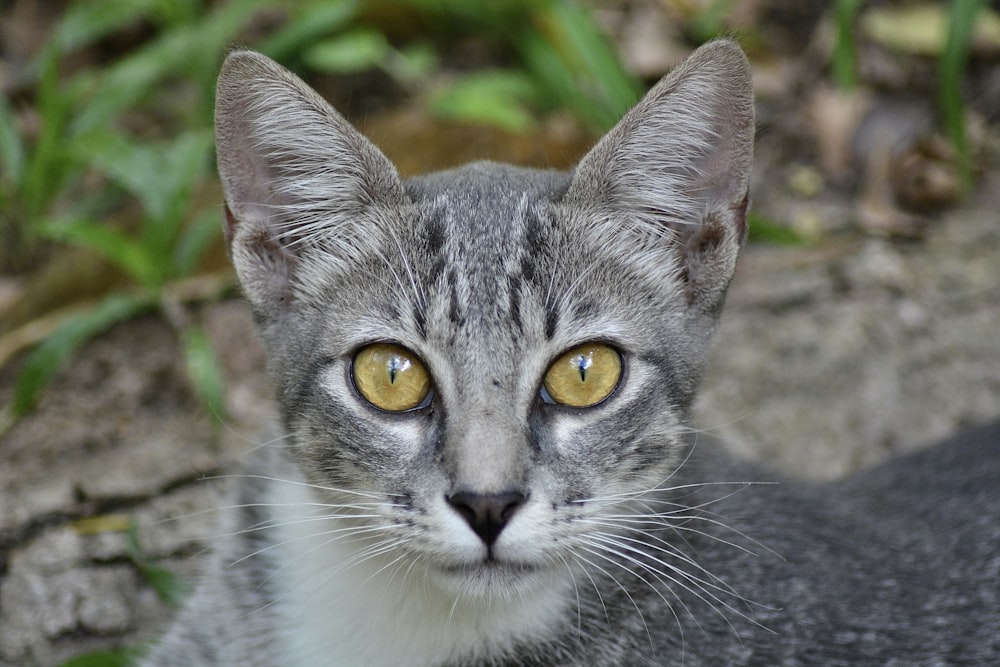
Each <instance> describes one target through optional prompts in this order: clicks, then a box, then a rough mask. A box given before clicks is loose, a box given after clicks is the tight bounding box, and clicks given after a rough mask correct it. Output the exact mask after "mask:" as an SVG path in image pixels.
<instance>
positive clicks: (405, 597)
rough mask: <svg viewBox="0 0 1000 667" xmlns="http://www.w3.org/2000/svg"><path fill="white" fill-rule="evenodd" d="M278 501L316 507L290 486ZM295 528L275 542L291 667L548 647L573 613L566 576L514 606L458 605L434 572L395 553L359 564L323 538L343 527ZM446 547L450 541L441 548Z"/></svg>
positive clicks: (275, 494) (510, 602)
mask: <svg viewBox="0 0 1000 667" xmlns="http://www.w3.org/2000/svg"><path fill="white" fill-rule="evenodd" d="M270 500H271V502H273V503H276V504H278V505H279V506H280V507H294V506H296V505H297V504H301V503H314V502H315V498H313V497H312V496H311V493H310V490H309V489H308V487H305V486H297V485H291V484H279V485H276V486H275V487H274V488H273V491H272V497H271V499H270ZM293 518H294V517H289V525H286V526H284V527H282V528H280V529H279V530H278V537H277V538H276V540H275V541H276V542H277V543H280V544H282V545H283V546H281V547H279V549H280V550H281V551H284V552H286V553H284V554H282V555H281V557H280V558H279V560H280V561H281V562H284V563H286V564H287V565H286V566H285V567H283V568H282V569H281V570H280V571H278V572H276V573H274V575H273V576H274V578H276V579H277V580H278V582H279V585H278V586H277V588H278V589H279V590H283V591H286V593H285V595H284V596H283V597H282V598H281V600H280V601H279V602H278V607H277V611H278V613H280V614H281V615H282V616H284V617H285V618H287V622H284V623H281V624H280V628H281V633H282V634H281V635H279V636H278V637H277V638H276V639H277V640H278V641H281V642H282V643H283V644H284V648H283V649H282V650H279V651H276V654H278V655H284V656H286V658H287V659H286V661H285V664H289V665H296V666H297V667H312V666H316V667H320V666H323V667H328V666H329V665H351V666H352V667H398V666H399V665H412V666H419V665H430V664H439V663H441V662H443V661H448V660H454V659H456V658H459V657H460V656H463V655H465V656H469V655H472V654H475V653H477V652H479V651H480V650H482V649H485V648H487V646H489V647H491V648H494V649H495V648H498V647H499V648H501V649H502V648H503V647H505V646H509V645H510V644H511V643H512V642H513V641H514V640H516V639H517V638H521V639H530V638H533V637H534V638H537V637H544V636H546V634H547V631H548V629H549V628H551V627H553V626H554V624H555V623H557V622H558V621H559V620H560V619H565V618H566V616H567V613H568V611H567V607H571V606H572V605H573V604H574V602H573V600H574V599H575V598H573V597H572V596H573V594H572V590H571V587H572V583H571V577H570V575H569V573H568V571H567V572H566V576H565V577H553V579H555V582H553V581H551V580H548V581H547V582H546V584H547V585H546V586H539V587H537V588H536V589H535V590H534V591H529V592H524V591H521V592H520V593H519V594H515V595H513V596H511V597H509V598H506V599H496V598H490V599H486V598H482V597H474V596H463V597H461V598H460V597H459V596H458V594H457V593H456V592H454V591H452V592H449V591H447V590H446V589H445V588H444V587H442V586H440V585H438V583H437V582H436V581H435V577H434V576H429V572H428V567H427V564H426V563H422V562H419V561H418V562H414V561H412V560H396V559H397V558H398V555H393V554H392V553H389V554H385V555H383V556H381V557H376V558H371V559H367V560H363V561H361V562H357V559H358V558H359V555H360V553H361V552H362V551H363V550H364V547H363V546H362V543H360V542H358V541H352V540H351V539H350V538H345V539H330V537H329V536H324V535H323V534H322V533H323V532H325V531H329V530H336V527H337V526H335V525H333V524H336V523H337V522H338V520H331V522H330V523H326V522H324V523H323V524H322V525H323V528H322V529H318V528H317V523H316V522H305V523H303V522H294V521H292V519H293ZM467 532H468V531H467ZM470 535H471V533H470ZM448 538H449V537H448V535H447V532H444V533H443V535H442V539H446V540H447V539H448ZM394 561H395V562H394ZM345 563H347V564H351V565H349V566H345V565H344V564H345ZM560 582H561V583H562V585H560ZM567 589H569V590H567ZM484 638H488V642H489V644H488V645H487V644H484Z"/></svg>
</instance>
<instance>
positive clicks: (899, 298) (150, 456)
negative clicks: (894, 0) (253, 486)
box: [0, 72, 1000, 667]
mask: <svg viewBox="0 0 1000 667" xmlns="http://www.w3.org/2000/svg"><path fill="white" fill-rule="evenodd" d="M760 74H761V77H760V78H761V81H760V82H759V85H760V86H764V87H766V86H767V81H766V78H767V72H762V73H760ZM994 79H996V77H994ZM995 84H996V81H995V80H994V84H991V85H994V87H995V88H996V89H997V90H1000V86H997V85H995ZM782 123H783V120H782V110H781V107H780V105H771V106H768V105H766V104H764V105H762V107H761V126H762V131H761V133H760V135H759V142H758V161H757V165H756V167H755V170H756V171H755V178H754V186H753V188H754V197H755V199H756V201H757V210H758V211H765V212H767V213H768V215H773V216H778V217H783V218H787V219H792V218H794V219H796V220H800V221H807V223H808V224H804V226H803V228H802V229H800V230H799V231H800V232H801V233H802V235H803V236H805V237H807V238H809V239H811V240H807V242H804V243H796V244H792V245H782V244H775V243H761V242H756V243H752V244H751V245H750V246H749V247H748V248H747V250H746V251H745V253H744V255H743V257H742V258H741V261H740V264H739V267H738V270H737V275H736V278H735V280H734V283H733V286H732V288H731V291H730V297H729V301H728V304H727V309H726V312H725V314H724V315H723V319H722V324H721V327H720V330H719V332H718V335H717V337H716V340H715V343H714V347H713V349H712V353H711V357H710V362H709V366H708V371H707V375H706V378H705V382H704V387H703V391H702V393H701V396H700V399H699V402H698V404H697V410H696V413H697V414H696V426H698V427H699V428H702V429H705V430H707V431H710V432H711V433H713V434H715V435H716V436H718V437H720V438H722V440H723V441H724V442H725V443H726V444H727V445H728V446H730V447H731V448H732V449H733V450H735V451H737V452H739V453H740V454H742V455H744V456H747V457H753V458H758V459H761V460H763V461H765V462H767V463H768V464H769V465H771V466H773V467H775V468H776V469H779V470H781V471H784V472H788V473H791V474H794V475H798V476H803V477H810V478H816V479H829V478H833V477H837V476H840V475H844V474H847V473H849V472H851V471H853V470H856V469H858V468H860V467H864V466H868V465H871V464H874V463H876V462H878V461H881V460H883V459H885V458H886V457H889V456H892V455H895V454H898V453H900V452H904V451H907V450H911V449H914V448H917V447H920V446H923V445H925V444H928V443H930V442H932V441H934V440H936V439H939V438H942V437H944V436H946V435H947V434H949V433H952V432H954V431H955V430H957V429H960V428H962V427H963V426H967V425H971V424H975V423H979V422H982V421H985V420H988V419H990V418H993V417H997V416H1000V169H998V167H997V164H996V160H995V153H993V157H989V156H987V158H985V161H984V162H983V163H982V165H981V166H982V169H981V172H980V173H979V175H978V178H977V185H976V186H975V189H974V191H973V192H972V193H971V195H969V196H968V197H967V198H965V199H964V200H963V201H962V203H961V204H960V205H958V206H956V207H952V208H950V209H948V210H945V211H944V212H941V213H932V214H927V215H926V216H925V221H924V223H922V225H921V227H920V231H919V233H916V234H911V233H909V232H908V230H907V229H903V228H902V227H905V226H906V224H908V222H909V218H907V217H906V216H902V217H900V216H896V217H893V216H894V215H895V214H896V213H897V212H896V211H895V210H894V209H893V210H891V211H890V212H889V214H888V215H884V216H882V217H879V216H874V222H871V224H869V225H868V226H867V227H866V226H865V225H864V224H861V225H857V224H854V223H851V222H848V221H850V220H855V219H859V218H861V219H867V220H869V221H871V220H872V219H873V218H872V216H868V217H865V216H864V215H859V214H858V210H859V208H858V207H859V206H861V205H864V202H865V199H864V197H863V196H860V195H858V193H857V189H853V190H852V189H850V188H840V187H831V188H829V189H827V190H825V192H826V194H820V195H814V194H811V193H810V187H809V185H808V183H809V177H810V175H814V174H815V173H816V171H815V169H809V168H804V167H803V168H800V167H799V166H798V165H796V164H794V163H790V162H789V159H788V156H789V153H790V152H794V151H795V150H797V146H798V144H796V143H795V142H797V141H801V140H802V136H803V135H802V131H801V129H800V130H795V123H794V122H792V123H790V124H788V125H782ZM779 126H781V127H786V128H788V127H791V128H792V130H789V131H785V132H778V131H774V130H773V128H774V127H779ZM990 136H992V137H993V140H994V141H995V130H994V134H993V135H990ZM994 146H995V144H994ZM404 148H405V146H404ZM387 151H388V152H390V154H391V150H389V148H388V147H387ZM821 159H822V156H819V157H817V155H816V154H815V153H814V154H811V155H810V154H808V152H807V153H806V154H805V156H804V164H815V163H816V162H817V161H818V160H821ZM803 183H805V184H803ZM868 203H869V204H870V203H871V198H870V197H869V198H868ZM869 208H870V207H869ZM883 212H884V211H883ZM900 220H902V222H900ZM808 221H812V222H808ZM887 221H888V222H887ZM900 225H902V227H900ZM902 232H906V233H902ZM810 234H812V236H810ZM903 237H906V238H903ZM194 315H195V317H196V318H197V319H198V320H199V321H200V323H201V324H202V326H203V327H204V328H205V330H206V331H207V333H208V335H209V337H210V339H211V342H212V344H213V347H214V349H215V350H216V351H217V353H218V355H219V357H220V361H221V363H222V366H223V369H224V374H225V379H226V414H225V417H224V419H223V420H222V422H221V424H216V423H215V422H214V421H213V419H212V418H211V417H210V416H209V415H207V414H206V412H205V410H204V408H203V407H202V406H201V404H200V402H199V401H198V399H197V398H196V397H195V396H194V394H193V392H192V390H191V388H190V386H189V384H188V381H187V380H186V379H185V378H186V376H185V370H184V366H183V361H182V359H181V355H180V354H179V346H178V343H177V340H176V336H175V334H174V331H173V330H172V329H171V328H170V327H169V326H168V325H167V324H166V323H165V322H164V321H162V320H161V319H158V318H156V317H154V316H148V317H144V318H141V319H137V320H134V321H132V322H129V323H126V324H123V325H120V326H118V327H116V328H114V329H113V330H111V331H110V332H108V333H107V334H106V335H103V336H101V337H99V338H97V339H95V340H93V341H92V342H90V343H89V344H87V345H86V346H85V347H84V348H83V349H82V350H81V351H80V352H79V353H77V354H76V355H75V356H74V357H73V359H72V360H71V362H70V363H69V364H68V365H67V366H66V367H65V368H64V369H63V370H62V371H60V372H59V374H58V375H57V377H56V379H55V381H54V382H53V384H52V385H51V386H50V387H49V388H48V390H47V391H46V392H45V393H44V395H43V396H42V398H41V400H40V402H39V404H38V407H37V409H36V410H35V411H34V412H33V413H32V414H30V415H29V416H28V417H26V418H24V419H23V420H21V421H20V422H18V423H17V424H16V425H14V426H13V428H11V429H10V430H9V431H7V432H6V433H5V434H3V435H2V436H0V667H25V666H31V667H35V666H37V667H51V666H55V665H59V664H61V663H62V662H63V661H65V660H67V659H69V658H70V657H72V656H75V655H78V654H80V653H81V652H84V651H89V650H97V649H104V648H113V647H120V646H132V645H137V644H140V643H141V642H142V641H144V640H147V639H149V638H151V637H154V636H155V635H156V633H157V632H158V631H159V629H160V628H162V625H163V623H164V622H165V620H166V619H167V618H168V616H169V613H170V610H169V608H168V607H167V606H166V605H165V604H164V603H163V602H162V601H161V600H160V599H159V598H158V596H157V595H156V593H155V592H154V590H153V588H152V587H151V586H150V584H149V582H148V579H147V577H144V576H143V575H142V574H141V572H140V568H139V567H137V565H136V558H135V553H133V552H130V548H129V540H128V534H127V527H128V526H129V524H130V523H131V522H134V523H135V524H136V525H137V526H138V537H139V551H140V554H141V559H142V560H144V561H145V560H148V561H149V562H155V563H157V564H158V565H162V566H164V567H167V568H169V569H171V570H173V571H176V572H178V573H180V574H182V575H183V576H184V577H187V578H189V579H190V580H191V581H194V576H195V573H196V571H197V567H198V563H199V557H200V555H201V554H202V553H203V552H204V547H205V544H206V541H207V540H208V539H209V538H211V536H212V535H213V534H214V531H215V528H214V525H215V519H216V512H215V511H214V508H215V507H217V506H218V504H219V497H220V493H221V492H222V490H223V489H224V487H225V486H226V482H227V480H226V479H225V478H224V476H225V475H226V474H227V473H229V472H232V471H236V470H238V468H239V464H240V459H241V456H242V455H243V454H245V452H247V451H248V450H249V449H251V448H253V447H254V446H255V444H257V443H259V442H261V441H262V440H263V439H265V438H267V437H268V435H267V434H268V432H269V425H272V424H273V421H274V412H273V408H272V405H271V402H270V389H269V387H268V383H267V379H266V377H265V374H264V359H263V355H262V351H261V348H260V346H259V344H258V343H257V341H256V339H255V338H254V334H253V332H252V330H251V320H250V317H249V315H248V313H247V311H246V308H245V306H244V304H243V303H242V302H241V301H240V300H239V299H238V298H236V297H233V298H227V299H224V300H221V301H210V302H208V303H205V304H203V305H201V306H200V307H198V308H197V309H196V311H195V312H194ZM18 368H19V364H18V363H16V362H15V363H13V364H9V365H7V366H6V367H4V368H2V369H0V404H4V403H6V402H8V401H9V400H10V398H11V395H12V390H13V389H12V388H13V383H14V378H15V377H16V373H17V370H18Z"/></svg>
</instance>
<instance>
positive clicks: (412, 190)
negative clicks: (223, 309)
mask: <svg viewBox="0 0 1000 667" xmlns="http://www.w3.org/2000/svg"><path fill="white" fill-rule="evenodd" d="M699 54H700V55H699ZM749 88H750V87H749V74H748V70H747V66H746V63H745V60H744V59H743V57H742V54H740V53H739V51H738V49H736V48H735V47H733V46H732V45H729V44H727V43H722V42H720V43H716V44H714V45H710V46H708V47H704V48H703V49H702V50H701V51H699V52H698V54H696V55H695V56H694V57H692V59H691V60H690V61H689V62H688V63H687V64H686V65H685V66H683V67H682V68H680V69H679V70H678V71H677V72H676V73H675V74H674V75H673V76H672V77H670V78H669V79H668V80H666V81H665V82H662V83H661V84H659V85H658V86H657V87H656V88H654V89H653V91H651V92H650V93H649V95H647V97H646V98H645V99H644V100H643V101H642V102H641V103H640V104H639V105H638V106H637V107H636V108H635V109H633V111H632V112H630V113H629V114H628V115H626V116H625V118H623V120H622V122H621V123H620V124H619V125H618V126H617V127H616V128H615V129H614V130H612V132H611V133H609V134H608V135H607V136H606V137H605V138H604V140H602V142H601V143H599V144H598V146H597V147H595V149H594V150H593V151H592V152H591V153H590V154H589V155H588V156H586V157H585V158H584V159H583V161H582V162H581V163H580V165H579V166H578V167H577V169H576V170H575V171H574V172H573V173H571V174H561V173H555V172H541V171H535V170H526V169H518V168H514V167H508V166H502V165H495V164H487V163H479V164H473V165H470V166H467V167H464V168H462V169H459V170H454V171H450V172H443V173H439V174H433V175H430V176H427V177H422V178H418V179H413V180H411V181H406V182H404V181H402V180H400V179H399V178H398V176H397V175H396V172H395V169H394V168H393V167H392V165H391V164H390V163H389V162H388V160H386V158H385V157H384V156H383V155H382V154H381V153H380V152H379V151H378V150H377V149H376V148H375V147H374V146H373V145H371V144H370V143H369V142H368V141H367V140H365V139H364V138H363V137H361V136H360V135H359V134H358V133H357V132H356V131H355V130H354V129H353V128H351V127H350V126H349V125H348V124H347V123H346V121H344V120H343V119H342V118H341V117H340V116H339V115H337V114H336V112H334V111H333V110H332V109H330V108H329V107H328V106H327V105H326V104H325V103H324V102H323V101H322V100H320V99H319V98H318V97H317V96H316V95H315V93H313V92H312V91H311V90H309V89H308V88H307V87H306V86H305V84H303V83H302V82H301V81H299V80H298V79H296V78H294V77H293V76H292V75H291V74H289V73H288V72H286V71H285V70H283V69H281V68H280V67H279V66H277V65H275V64H274V63H272V62H270V61H268V60H267V59H265V58H263V57H262V56H259V55H257V54H252V53H248V52H237V53H234V54H232V55H231V56H230V57H229V59H228V60H227V63H226V65H225V66H224V69H223V73H222V75H221V77H220V83H219V98H218V107H217V112H216V126H217V144H218V153H219V165H220V175H221V176H222V180H223V184H224V187H225V191H226V201H227V239H228V241H229V247H230V252H231V254H232V256H233V260H234V264H235V266H236V269H237V273H238V275H239V278H240V282H241V284H242V286H243V288H244V292H245V293H246V295H247V298H248V300H249V301H250V303H251V306H252V307H253V309H254V311H255V314H256V317H257V320H258V323H259V326H260V330H261V334H262V336H263V338H264V340H265V343H266V344H267V347H268V351H269V356H270V363H271V370H272V375H273V377H274V379H275V382H276V384H277V387H278V395H279V403H280V406H281V410H282V415H283V419H284V422H285V426H286V428H287V431H288V435H289V438H288V446H289V447H290V448H291V450H292V451H293V453H294V458H295V460H296V461H298V463H299V464H300V466H301V468H302V469H303V471H304V473H305V475H306V476H307V478H308V480H309V482H310V483H311V484H313V485H315V486H314V490H315V493H316V494H317V496H319V498H318V500H319V501H320V502H323V503H328V504H331V505H337V506H339V507H341V511H342V512H343V514H344V517H343V519H344V521H346V522H348V523H350V524H351V525H352V526H354V530H352V531H348V532H345V533H344V535H345V536H347V537H346V539H351V540H356V541H357V542H358V543H359V544H361V545H363V547H362V550H368V551H367V553H369V554H371V556H372V557H378V558H382V559H384V560H385V561H386V563H387V564H388V563H391V564H396V565H397V566H398V567H415V566H416V564H419V567H420V568H421V569H422V570H423V571H425V572H426V574H427V578H428V580H429V581H433V582H436V584H437V585H440V586H442V587H444V588H445V589H447V590H450V591H460V592H462V593H464V594H469V595H474V596H486V597H491V596H492V597H507V596H510V595H512V594H514V593H517V592H518V591H520V592H522V593H523V592H524V591H526V590H529V589H531V588H533V587H537V586H540V585H542V584H543V583H544V582H545V581H547V580H550V579H551V577H552V574H553V573H554V572H563V573H570V571H571V570H573V569H574V568H579V567H582V568H584V569H586V568H587V566H588V565H589V566H590V567H597V568H600V567H601V563H600V561H601V558H602V556H601V554H602V552H603V551H604V545H605V541H606V539H607V537H606V535H608V534H611V533H618V532H621V531H622V530H624V529H626V528H628V526H627V523H628V522H629V521H635V520H637V519H636V517H638V516H641V515H642V513H643V496H644V495H645V494H646V493H647V492H649V491H650V490H652V489H655V488H657V487H659V486H661V485H664V484H668V483H669V480H670V477H671V475H672V474H673V472H674V471H675V470H676V469H677V466H678V465H679V463H680V461H681V460H682V458H683V456H684V448H683V445H682V437H681V436H682V434H683V427H682V423H683V420H684V418H685V417H686V412H687V410H688V407H689V405H690V402H691V399H692V394H693V391H694V388H695V386H696V384H697V380H698V376H699V374H700V367H701V363H702V359H703V355H704V348H705V345H706V343H707V340H708V338H709V337H710V334H711V330H712V328H713V326H714V323H715V319H716V316H717V313H718V310H719V308H720V306H721V303H722V299H723V296H724V293H725V288H726V286H727V284H728V281H729V278H730V276H731V274H732V270H733V267H734V264H735V258H736V254H737V252H738V249H739V247H740V245H741V244H742V242H743V239H744V236H745V214H746V201H747V200H746V191H747V172H748V169H749V161H750V151H751V149H750V142H751V135H752V111H751V103H750V89H749Z"/></svg>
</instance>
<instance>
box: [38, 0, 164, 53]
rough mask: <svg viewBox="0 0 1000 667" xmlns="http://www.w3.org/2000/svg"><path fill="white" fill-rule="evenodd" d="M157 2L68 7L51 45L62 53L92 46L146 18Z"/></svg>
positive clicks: (123, 0)
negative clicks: (101, 39) (103, 38)
mask: <svg viewBox="0 0 1000 667" xmlns="http://www.w3.org/2000/svg"><path fill="white" fill-rule="evenodd" d="M157 4H158V0H90V1H89V2H79V1H77V2H72V3H69V5H68V6H67V7H66V11H65V12H64V13H63V15H62V18H60V19H59V23H58V24H57V25H56V27H55V30H54V31H53V34H52V36H51V37H50V41H51V42H52V43H53V45H54V46H55V47H56V49H58V51H59V52H60V53H66V52H68V51H72V50H74V49H77V48H80V47H82V46H86V45H87V44H91V43H93V42H95V41H96V40H98V39H100V38H102V37H104V36H106V35H109V34H111V33H112V32H115V31H116V30H119V29H121V28H123V27H125V26H127V25H128V24H130V23H134V22H137V21H139V20H141V19H142V18H143V17H145V16H147V15H148V14H149V12H150V10H151V9H153V8H154V7H155V5H157Z"/></svg>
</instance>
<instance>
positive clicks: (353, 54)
mask: <svg viewBox="0 0 1000 667" xmlns="http://www.w3.org/2000/svg"><path fill="white" fill-rule="evenodd" d="M390 50H391V47H390V46H389V41H388V40H387V39H386V38H385V35H383V34H382V33H380V32H378V31H376V30H370V29H367V28H358V29H356V30H351V31H350V32H347V33H344V34H343V35H337V36H336V37H330V38H328V39H324V40H322V41H320V42H317V43H316V44H313V45H312V46H310V47H309V48H308V49H306V50H305V52H304V53H303V54H302V60H303V61H304V62H305V64H306V65H308V66H309V67H311V68H312V69H314V70H317V71H319V72H332V73H336V74H350V73H354V72H363V71H365V70H367V69H372V68H374V67H377V66H378V65H380V64H381V63H382V62H383V61H384V60H385V59H386V57H387V56H388V54H389V53H390Z"/></svg>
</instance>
